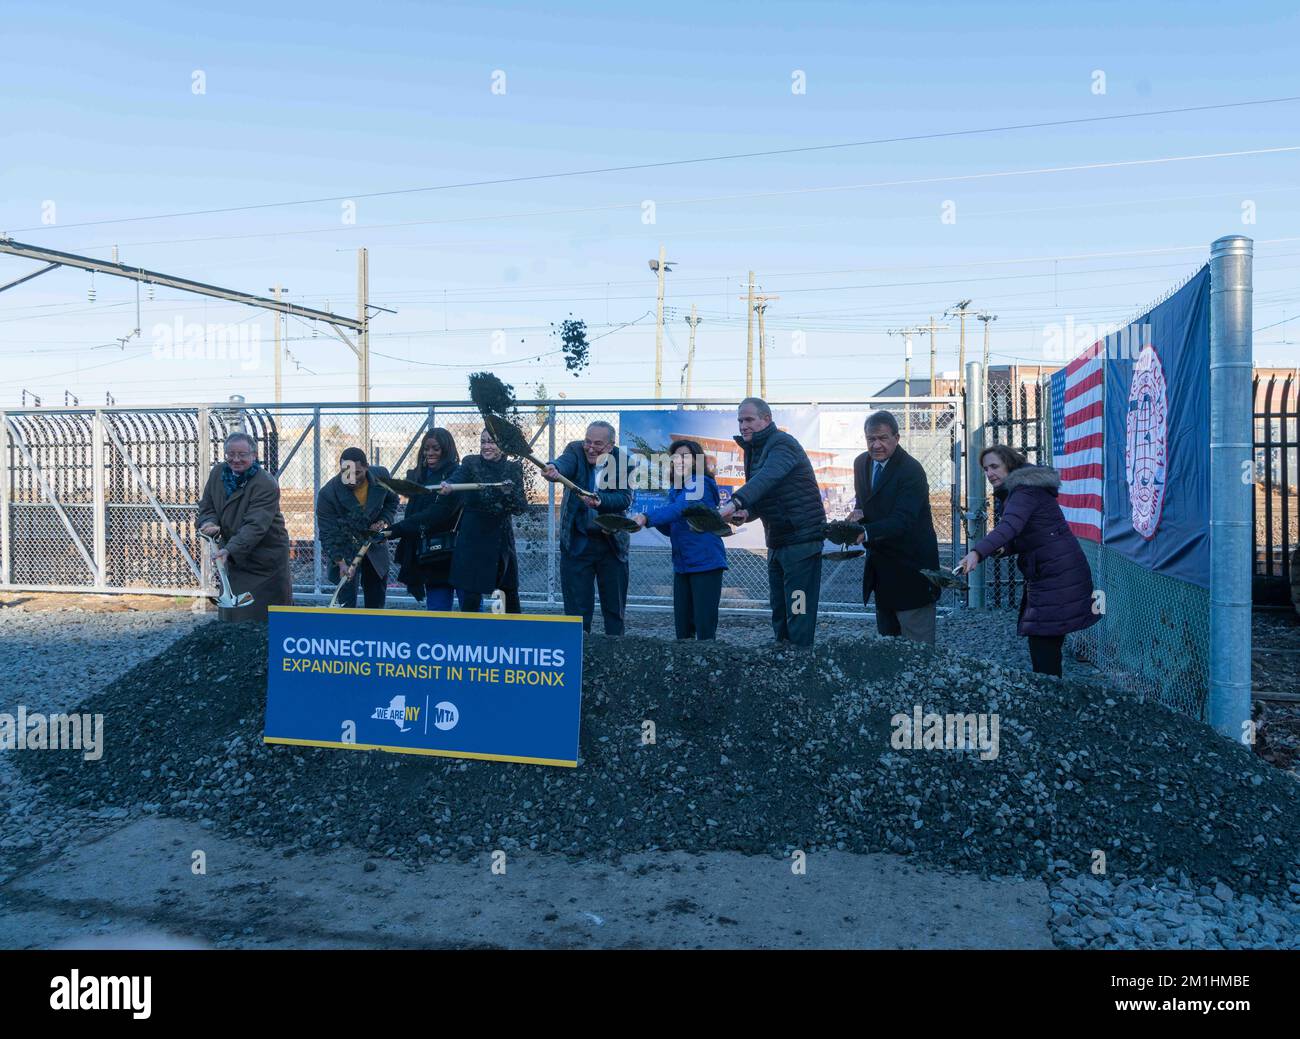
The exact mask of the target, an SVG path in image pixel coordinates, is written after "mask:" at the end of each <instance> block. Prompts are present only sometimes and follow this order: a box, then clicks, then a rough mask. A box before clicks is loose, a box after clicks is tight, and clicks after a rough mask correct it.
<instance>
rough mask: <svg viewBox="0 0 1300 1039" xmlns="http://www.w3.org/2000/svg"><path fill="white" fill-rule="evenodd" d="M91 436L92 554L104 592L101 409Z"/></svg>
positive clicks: (105, 514)
mask: <svg viewBox="0 0 1300 1039" xmlns="http://www.w3.org/2000/svg"><path fill="white" fill-rule="evenodd" d="M90 436H91V444H90V459H91V462H90V464H91V474H90V485H91V499H92V501H93V502H94V517H93V523H94V528H93V529H94V533H93V543H92V544H91V548H90V554H91V555H92V556H94V558H95V591H97V592H102V591H104V590H105V589H106V588H107V587H108V507H107V504H106V495H105V493H104V412H103V411H102V410H101V409H99V408H96V409H95V414H94V417H93V418H92V419H91V424H90ZM200 486H202V484H200Z"/></svg>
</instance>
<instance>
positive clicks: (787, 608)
mask: <svg viewBox="0 0 1300 1039" xmlns="http://www.w3.org/2000/svg"><path fill="white" fill-rule="evenodd" d="M821 588H822V543H821V542H820V541H809V542H804V543H803V544H799V545H790V546H788V547H786V548H769V549H768V550H767V597H768V604H769V605H770V606H771V607H772V632H773V633H774V634H775V635H776V641H777V642H792V643H794V644H795V645H796V646H811V645H812V644H813V639H814V638H815V636H816V634H817V602H818V600H819V599H820V597H821Z"/></svg>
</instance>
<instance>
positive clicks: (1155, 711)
mask: <svg viewBox="0 0 1300 1039" xmlns="http://www.w3.org/2000/svg"><path fill="white" fill-rule="evenodd" d="M583 678H584V682H583V687H584V690H585V694H584V701H583V723H582V733H581V744H580V747H581V754H582V761H581V763H580V765H579V767H578V768H577V769H576V770H568V769H554V768H545V767H537V766H528V765H514V764H506V763H496V762H478V761H458V760H455V759H440V758H429V757H417V756H406V755H389V754H385V753H378V752H375V753H367V752H348V751H339V750H323V749H313V748H295V747H285V746H266V745H264V744H263V743H262V742H261V729H262V721H263V711H264V707H265V682H266V634H265V628H264V627H261V626H258V625H255V624H242V625H233V624H219V623H209V624H204V625H202V626H200V627H198V628H197V629H195V630H194V631H193V632H191V633H190V634H188V635H186V636H185V637H183V638H181V639H179V640H178V641H177V642H175V643H173V644H172V645H171V646H170V647H169V648H168V649H166V650H165V651H164V652H162V653H161V654H160V655H158V656H157V657H155V658H154V659H152V660H150V661H147V662H146V663H143V664H141V665H140V666H138V667H136V668H134V669H133V670H132V671H130V672H129V673H127V674H126V675H124V676H122V677H121V678H119V679H117V680H116V681H114V682H113V683H112V684H110V685H108V686H107V687H105V688H104V689H103V690H101V691H100V692H98V693H95V694H92V695H91V696H90V697H89V698H88V699H87V700H86V701H85V703H84V704H83V705H82V707H81V708H80V709H81V710H84V711H89V712H101V713H103V714H104V715H105V732H106V744H107V750H106V752H105V755H104V758H103V760H101V761H99V762H82V761H80V760H79V759H78V760H76V761H75V762H70V761H69V759H68V758H66V757H63V756H60V755H52V754H51V755H46V754H24V755H16V758H18V759H20V760H19V761H18V765H19V767H20V768H21V769H22V770H23V771H24V772H25V773H26V774H27V775H28V777H29V778H30V779H32V780H33V781H35V782H37V783H41V784H44V790H43V791H42V793H43V795H44V796H45V797H47V798H49V799H50V801H52V802H54V803H56V804H59V803H61V804H66V805H70V806H73V807H75V808H78V809H83V810H85V809H96V810H99V811H101V812H102V811H123V812H125V811H133V810H143V811H152V812H162V813H166V814H174V815H179V816H184V817H191V818H198V819H200V820H203V821H204V822H203V825H207V826H219V827H221V828H222V829H223V830H225V831H229V832H233V833H236V834H240V835H243V836H244V837H246V838H248V839H251V840H254V841H256V842H258V843H263V844H266V845H270V846H277V847H282V848H284V849H285V853H286V854H292V853H293V851H294V849H306V848H313V847H339V846H341V845H342V844H343V843H348V844H351V845H355V846H357V847H360V848H362V849H365V850H367V851H369V852H371V853H374V854H377V855H387V856H389V857H393V858H400V859H404V860H407V861H412V862H415V861H423V860H428V859H431V858H444V859H445V858H450V857H456V858H463V859H467V858H470V857H472V856H475V855H481V854H482V853H484V852H486V851H490V850H493V849H497V848H501V849H506V850H510V849H519V848H525V847H526V848H530V849H540V850H544V851H552V852H560V853H566V854H570V855H582V856H605V857H617V856H619V855H621V854H624V853H628V852H634V851H642V850H653V849H674V850H684V851H694V852H698V851H709V850H736V851H741V852H749V853H770V854H773V855H778V856H783V855H787V854H788V853H789V852H790V851H791V850H793V849H796V848H797V849H802V850H804V851H806V852H814V851H817V850H821V849H827V848H832V847H834V848H841V849H848V850H851V851H860V852H870V851H894V852H900V853H909V854H913V855H916V856H917V857H918V858H920V859H922V860H924V861H927V862H930V863H933V864H938V865H943V866H949V867H954V868H959V869H963V870H968V871H972V872H976V873H981V874H984V875H1007V874H1018V875H1024V876H1036V875H1046V876H1049V877H1052V876H1062V875H1067V874H1068V875H1073V874H1077V873H1081V872H1085V871H1087V870H1088V869H1089V868H1090V867H1091V865H1092V863H1093V861H1094V852H1095V851H1104V852H1105V855H1106V868H1107V872H1108V876H1109V877H1110V879H1112V880H1116V881H1119V880H1122V879H1124V878H1126V877H1142V876H1147V875H1150V876H1157V877H1158V876H1160V875H1162V874H1163V875H1164V876H1165V877H1167V878H1170V879H1171V880H1172V881H1177V880H1179V878H1181V877H1182V876H1183V875H1186V877H1188V878H1189V882H1190V883H1193V884H1196V885H1214V884H1216V883H1218V882H1223V883H1225V884H1228V885H1230V886H1232V887H1233V888H1234V889H1235V890H1237V891H1242V892H1245V891H1257V892H1259V893H1260V894H1274V895H1281V896H1282V897H1283V898H1285V897H1286V895H1285V891H1286V888H1287V885H1288V884H1293V883H1296V882H1297V881H1300V864H1298V861H1297V852H1298V849H1300V786H1298V785H1297V784H1296V782H1295V781H1294V780H1293V779H1292V778H1291V777H1289V776H1287V775H1285V774H1283V773H1280V772H1278V771H1277V770H1275V769H1271V768H1269V767H1268V766H1267V765H1265V764H1263V763H1261V762H1259V761H1258V760H1257V759H1255V758H1254V757H1253V756H1252V755H1251V754H1249V753H1247V752H1246V751H1245V750H1244V749H1242V748H1241V747H1240V746H1238V745H1236V744H1234V743H1232V742H1231V741H1229V740H1226V739H1223V738H1221V737H1219V736H1217V735H1215V734H1213V733H1212V732H1210V731H1209V730H1207V729H1206V728H1205V727H1204V726H1202V725H1199V724H1197V723H1195V722H1192V721H1190V720H1188V719H1186V718H1183V717H1181V716H1179V715H1176V714H1173V713H1170V712H1168V711H1165V710H1163V709H1162V708H1159V707H1157V706H1154V705H1151V704H1141V703H1138V702H1135V701H1132V700H1128V699H1125V698H1123V697H1121V696H1120V695H1118V694H1115V693H1113V692H1110V691H1107V690H1105V689H1101V688H1099V687H1095V686H1089V685H1086V684H1082V683H1076V682H1071V681H1068V680H1067V681H1064V682H1060V681H1056V680H1053V679H1045V678H1039V677H1035V676H1033V675H1029V674H1026V673H1024V672H1020V671H1014V670H1009V669H1007V668H1003V667H1001V666H999V665H996V664H992V663H981V662H973V661H970V660H965V659H961V658H958V657H956V656H954V655H949V654H943V653H940V654H932V653H931V652H930V651H928V650H927V649H925V648H923V647H917V646H912V645H909V644H906V643H900V642H897V641H891V642H889V643H887V644H881V643H879V642H864V641H852V642H850V641H830V642H826V643H824V644H821V645H819V646H818V647H817V648H816V650H815V651H813V652H807V651H801V650H796V649H785V650H782V649H778V648H776V647H773V646H767V647H763V648H749V647H741V646H736V645H727V644H725V643H717V644H708V643H676V642H666V641H662V640H657V639H648V638H640V637H628V638H623V639H609V638H604V637H601V636H595V637H592V638H590V639H589V640H588V642H587V647H586V652H585V656H584V675H583ZM916 705H920V706H921V708H922V709H923V711H925V712H930V711H935V712H937V713H939V714H945V713H948V712H954V713H966V712H970V713H996V714H998V716H999V718H1000V729H999V732H1000V746H999V753H998V756H997V757H996V758H994V759H992V760H981V757H980V755H979V753H978V752H977V751H948V750H907V749H896V748H894V747H892V746H891V733H892V731H893V729H892V727H891V723H890V719H891V716H893V715H895V714H896V713H903V714H907V715H909V716H910V715H911V714H912V712H913V708H914V706H916ZM646 720H651V721H654V722H655V724H656V728H657V733H656V736H657V738H656V742H655V743H653V744H643V743H642V723H643V721H646Z"/></svg>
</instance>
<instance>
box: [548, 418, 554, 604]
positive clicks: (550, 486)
mask: <svg viewBox="0 0 1300 1039" xmlns="http://www.w3.org/2000/svg"><path fill="white" fill-rule="evenodd" d="M548 410H549V412H550V414H549V415H548V416H547V419H548V421H547V426H548V427H549V432H548V433H547V444H548V446H547V449H546V450H547V455H546V460H547V461H548V462H549V461H552V460H553V459H554V458H555V405H554V404H552V405H551V406H550V408H549V409H548ZM555 551H556V546H555V484H553V483H551V482H550V481H549V480H548V481H547V483H546V603H547V605H548V606H554V605H555V559H556V556H555Z"/></svg>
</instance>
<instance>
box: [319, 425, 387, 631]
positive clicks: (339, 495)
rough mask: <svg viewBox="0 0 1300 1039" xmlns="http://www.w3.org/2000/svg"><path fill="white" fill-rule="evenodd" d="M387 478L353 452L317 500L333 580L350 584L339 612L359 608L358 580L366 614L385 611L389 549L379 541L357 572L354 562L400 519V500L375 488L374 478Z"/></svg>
mask: <svg viewBox="0 0 1300 1039" xmlns="http://www.w3.org/2000/svg"><path fill="white" fill-rule="evenodd" d="M376 476H378V477H379V478H380V479H381V480H386V479H387V478H388V470H387V469H384V468H383V467H382V466H378V465H376V466H373V467H372V466H370V464H369V463H368V462H367V461H366V453H365V452H364V451H362V450H361V448H359V447H349V448H347V449H346V450H345V451H344V452H343V454H342V455H340V456H339V472H338V475H337V476H335V477H334V478H333V479H332V480H330V481H329V483H327V484H326V485H325V486H324V487H322V488H321V489H320V493H319V494H317V495H316V530H317V532H318V533H319V534H320V545H321V551H322V552H324V553H325V558H326V559H328V560H329V561H330V569H329V579H330V580H331V581H332V582H335V583H337V582H338V581H340V580H342V579H343V578H344V577H345V576H346V578H347V584H345V585H344V586H343V590H342V591H341V592H339V598H338V603H339V605H340V606H346V607H354V606H356V604H357V579H358V578H360V581H361V588H362V593H363V595H364V601H365V604H366V607H365V608H366V609H367V610H382V609H383V608H384V602H385V600H386V599H387V596H388V567H389V563H390V560H389V553H388V543H387V542H386V541H384V540H383V539H382V538H381V539H378V540H376V541H375V543H374V544H372V545H371V546H370V549H369V550H368V551H367V553H366V557H365V558H364V559H363V560H361V565H360V566H359V567H358V568H357V569H358V570H360V573H357V572H356V571H354V570H353V569H352V560H353V559H354V558H356V554H357V553H358V552H359V551H360V550H361V546H362V545H364V544H365V543H366V539H367V538H368V537H374V535H376V534H378V533H379V532H380V531H382V530H384V529H385V528H386V527H388V526H390V525H391V524H392V522H393V520H394V519H396V517H397V505H398V497H397V495H396V494H394V493H393V492H392V491H390V490H388V489H387V488H386V487H381V486H380V485H379V484H377V483H375V481H374V477H376Z"/></svg>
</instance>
